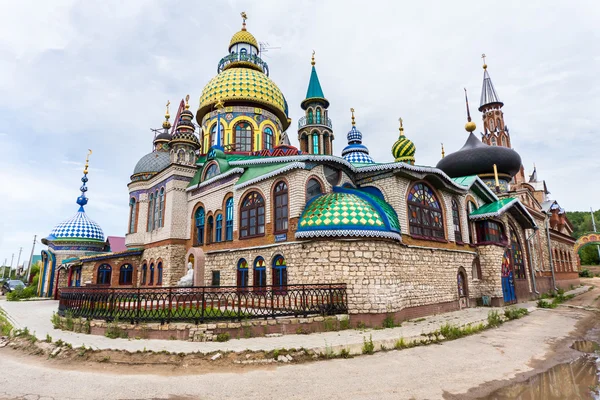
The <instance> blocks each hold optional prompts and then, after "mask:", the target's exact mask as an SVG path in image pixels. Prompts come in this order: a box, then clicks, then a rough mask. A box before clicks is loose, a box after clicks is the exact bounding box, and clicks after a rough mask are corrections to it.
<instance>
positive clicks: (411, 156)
mask: <svg viewBox="0 0 600 400" xmlns="http://www.w3.org/2000/svg"><path fill="white" fill-rule="evenodd" d="M399 121H400V136H399V137H398V140H396V143H394V145H393V146H392V155H393V156H394V160H395V161H396V162H404V163H407V164H410V165H414V164H415V152H416V151H417V148H416V147H415V144H414V143H413V142H412V141H411V140H409V139H407V138H406V136H404V126H402V118H400V120H399Z"/></svg>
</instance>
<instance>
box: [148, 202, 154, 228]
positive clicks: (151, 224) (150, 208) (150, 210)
mask: <svg viewBox="0 0 600 400" xmlns="http://www.w3.org/2000/svg"><path fill="white" fill-rule="evenodd" d="M153 221H154V193H150V195H149V196H148V223H147V230H148V232H152V228H153V227H154V222H153Z"/></svg>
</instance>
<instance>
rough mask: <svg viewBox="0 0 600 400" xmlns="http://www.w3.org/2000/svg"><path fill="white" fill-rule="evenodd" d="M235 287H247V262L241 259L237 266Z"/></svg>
mask: <svg viewBox="0 0 600 400" xmlns="http://www.w3.org/2000/svg"><path fill="white" fill-rule="evenodd" d="M237 286H238V287H244V288H245V287H248V262H247V261H246V260H245V259H244V258H241V259H240V260H239V261H238V265H237Z"/></svg>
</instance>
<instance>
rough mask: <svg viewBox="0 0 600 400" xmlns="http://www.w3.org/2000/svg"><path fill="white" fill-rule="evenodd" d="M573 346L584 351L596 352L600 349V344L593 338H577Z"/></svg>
mask: <svg viewBox="0 0 600 400" xmlns="http://www.w3.org/2000/svg"><path fill="white" fill-rule="evenodd" d="M571 348H572V349H574V350H577V351H581V352H582V353H595V352H598V351H600V344H598V343H596V342H594V341H592V340H576V341H575V343H573V345H572V346H571Z"/></svg>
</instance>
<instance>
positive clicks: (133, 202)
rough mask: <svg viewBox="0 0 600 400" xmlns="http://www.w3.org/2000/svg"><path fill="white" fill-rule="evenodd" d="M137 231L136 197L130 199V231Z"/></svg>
mask: <svg viewBox="0 0 600 400" xmlns="http://www.w3.org/2000/svg"><path fill="white" fill-rule="evenodd" d="M136 231H137V200H136V199H135V197H132V198H131V199H129V233H136Z"/></svg>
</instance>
